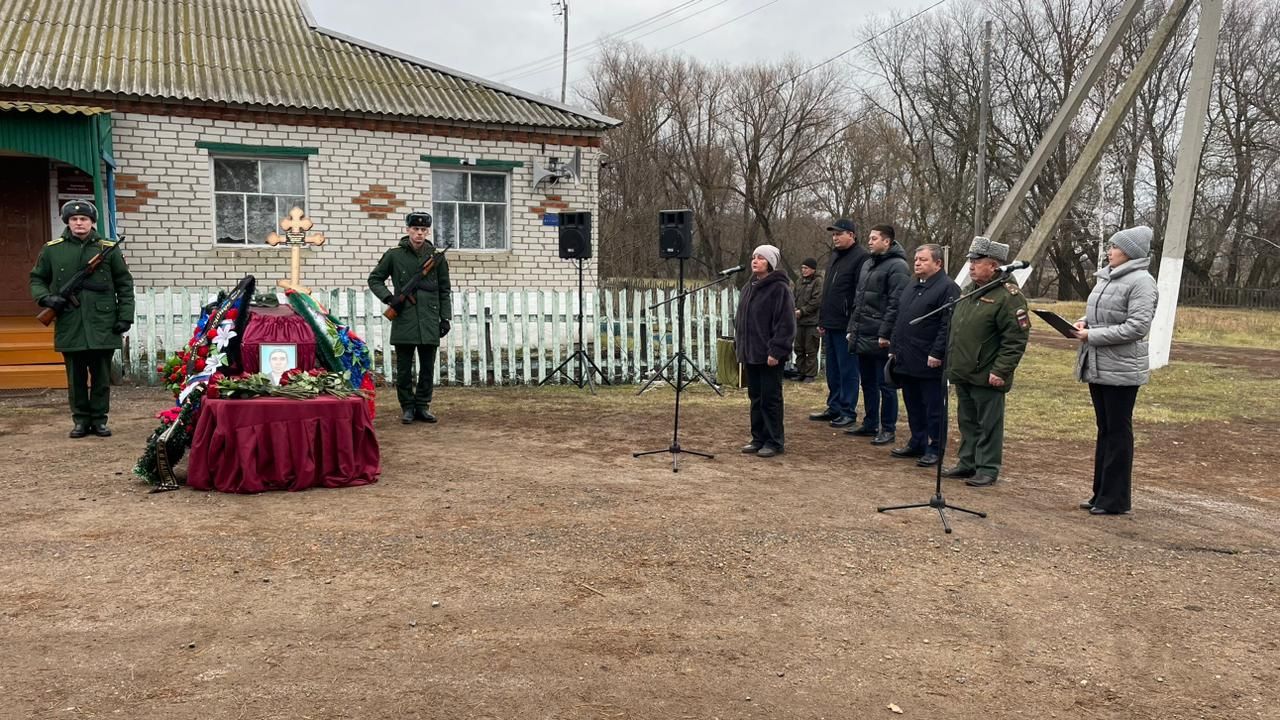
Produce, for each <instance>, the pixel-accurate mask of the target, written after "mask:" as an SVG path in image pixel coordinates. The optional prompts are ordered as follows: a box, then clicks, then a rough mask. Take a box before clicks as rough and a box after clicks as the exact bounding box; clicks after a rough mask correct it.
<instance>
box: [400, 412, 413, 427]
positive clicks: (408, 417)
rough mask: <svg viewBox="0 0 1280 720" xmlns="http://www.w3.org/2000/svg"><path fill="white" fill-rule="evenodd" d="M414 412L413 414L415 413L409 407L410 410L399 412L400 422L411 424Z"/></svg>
mask: <svg viewBox="0 0 1280 720" xmlns="http://www.w3.org/2000/svg"><path fill="white" fill-rule="evenodd" d="M414 414H415V413H414V412H413V410H412V409H410V410H405V411H404V412H403V413H401V415H400V422H402V423H404V424H405V425H412V424H413V417H414Z"/></svg>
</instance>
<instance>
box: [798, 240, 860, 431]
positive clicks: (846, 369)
mask: <svg viewBox="0 0 1280 720" xmlns="http://www.w3.org/2000/svg"><path fill="white" fill-rule="evenodd" d="M827 230H828V231H829V232H830V233H831V244H832V247H833V249H832V253H831V260H830V261H829V262H828V263H827V272H826V277H825V278H824V279H823V282H822V307H821V308H820V309H819V310H818V334H819V335H821V336H822V337H823V338H825V339H826V342H825V343H823V344H824V345H825V346H826V350H825V353H826V354H825V355H824V357H825V358H826V361H827V409H826V410H823V411H822V412H816V413H812V414H810V415H809V419H810V420H828V421H830V422H831V426H832V427H838V428H847V427H849V426H851V425H853V424H854V423H855V422H856V421H857V413H856V411H855V410H854V407H855V406H856V405H857V404H858V356H857V355H854V354H853V353H851V352H849V343H848V341H847V340H846V338H845V328H846V327H848V325H849V313H850V312H851V311H852V310H853V303H854V300H855V296H856V293H857V291H858V275H859V273H861V272H862V264H863V263H864V262H866V260H867V251H866V250H863V249H862V248H860V247H858V244H857V229H856V228H855V227H854V225H853V221H852V220H849V219H846V218H840V219H839V220H837V221H835V222H834V223H832V224H831V225H828V226H827Z"/></svg>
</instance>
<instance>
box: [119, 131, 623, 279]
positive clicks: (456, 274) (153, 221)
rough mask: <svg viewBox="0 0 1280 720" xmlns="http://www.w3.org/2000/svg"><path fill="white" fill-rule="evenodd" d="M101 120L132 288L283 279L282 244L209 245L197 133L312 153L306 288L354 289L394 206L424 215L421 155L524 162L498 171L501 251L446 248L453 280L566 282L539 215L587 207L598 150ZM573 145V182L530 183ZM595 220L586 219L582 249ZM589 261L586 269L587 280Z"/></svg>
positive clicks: (392, 240)
mask: <svg viewBox="0 0 1280 720" xmlns="http://www.w3.org/2000/svg"><path fill="white" fill-rule="evenodd" d="M113 126H114V127H113V135H112V140H113V142H114V147H115V158H116V162H117V163H118V166H119V169H118V172H119V178H120V182H119V183H118V188H119V196H120V198H119V204H118V211H119V220H120V229H121V232H122V233H124V234H126V235H128V237H129V250H128V253H127V255H126V257H127V258H128V261H129V266H130V268H131V270H132V271H133V275H134V278H135V280H136V282H137V284H138V286H139V288H143V289H145V288H147V287H172V286H185V287H191V288H216V287H227V286H229V285H232V284H234V283H235V282H236V281H237V280H239V279H240V278H241V277H243V276H244V275H245V274H247V273H252V274H253V275H255V276H257V278H258V283H259V286H260V287H263V288H265V287H267V286H269V285H274V284H275V281H276V280H279V279H281V278H285V277H287V275H288V268H289V252H288V251H287V250H283V249H275V248H270V247H268V246H265V245H263V246H253V247H235V248H229V247H227V246H218V245H216V244H215V243H214V240H213V237H214V209H213V168H212V161H211V159H210V152H209V151H208V150H205V149H202V148H198V147H196V143H197V142H202V141H203V142H213V143H234V144H241V145H255V146H281V147H310V148H317V149H318V150H319V152H318V153H317V154H314V155H311V156H309V157H308V158H307V195H308V197H307V202H308V204H309V206H308V214H309V215H310V217H311V219H312V220H313V221H314V222H315V230H316V231H318V232H322V233H324V235H325V237H326V238H328V244H326V245H325V246H324V247H322V248H318V249H307V250H305V251H304V261H303V282H304V284H306V285H308V286H311V287H326V288H338V287H351V288H364V287H366V284H365V281H366V278H367V276H368V273H369V271H370V270H371V269H372V268H373V266H374V265H375V264H376V263H377V261H378V258H379V257H381V256H382V253H383V252H384V251H385V250H386V249H387V248H390V247H394V245H395V244H396V242H397V241H398V240H399V238H400V237H401V235H402V234H403V232H404V214H405V213H406V212H409V211H412V210H419V209H422V210H428V211H429V210H431V169H432V168H431V164H430V163H428V162H425V161H423V160H422V159H421V156H423V155H429V156H437V157H458V158H480V159H485V160H502V161H520V162H523V163H524V164H523V166H521V167H517V168H514V169H512V170H511V171H510V180H509V186H510V198H511V203H510V227H509V237H510V243H509V248H508V249H507V250H462V249H453V250H450V260H449V266H450V274H451V277H452V280H453V283H454V284H455V285H456V286H458V287H465V288H468V289H479V290H509V289H522V288H528V289H546V290H570V289H576V288H577V268H576V264H575V263H573V262H572V261H570V260H561V259H560V258H559V245H558V236H557V230H556V228H555V227H551V226H544V225H543V224H542V213H543V212H544V211H545V212H558V211H564V210H574V211H582V210H586V211H590V212H592V213H593V216H594V215H595V214H597V213H596V209H597V207H596V206H597V199H598V195H597V191H598V187H599V186H598V173H599V149H598V148H597V147H590V146H587V147H583V146H582V142H581V140H582V138H574V137H569V136H567V137H565V142H566V145H563V146H556V145H543V144H541V143H538V142H531V141H529V140H530V139H533V140H537V139H538V138H532V136H529V135H528V134H523V133H518V132H512V133H508V134H507V135H506V136H505V137H506V138H508V139H502V140H497V139H487V140H479V139H474V138H466V137H448V136H439V135H422V134H412V133H401V132H391V131H388V130H384V129H374V130H361V129H348V128H335V127H310V126H299V125H280V124H271V123H268V122H246V121H232V120H222V119H212V118H198V117H195V118H193V117H175V116H165V115H155V114H145V113H119V114H117V115H116V117H115V118H114V122H113ZM575 146H576V147H577V148H580V149H581V151H582V173H581V176H580V178H579V180H578V181H577V182H576V183H558V184H555V185H547V184H546V183H542V184H540V185H539V186H538V187H537V188H536V189H535V188H533V187H531V185H532V179H533V167H532V166H533V161H534V160H536V159H539V158H542V159H545V158H547V157H550V156H556V157H560V158H572V157H573V153H574V150H575ZM441 169H454V170H457V169H466V168H459V167H457V166H450V167H448V168H441ZM479 169H483V170H488V168H479ZM598 225H599V223H598V222H593V223H592V231H593V238H592V242H593V245H594V244H595V242H596V237H595V228H596V227H598ZM594 255H596V253H593V259H591V260H589V261H587V263H586V266H585V268H584V274H585V282H586V284H587V285H590V286H594V285H595V278H596V262H595V259H594Z"/></svg>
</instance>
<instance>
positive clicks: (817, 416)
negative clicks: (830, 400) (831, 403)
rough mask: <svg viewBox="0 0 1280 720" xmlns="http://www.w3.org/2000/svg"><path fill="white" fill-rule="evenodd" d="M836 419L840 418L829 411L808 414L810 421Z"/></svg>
mask: <svg viewBox="0 0 1280 720" xmlns="http://www.w3.org/2000/svg"><path fill="white" fill-rule="evenodd" d="M838 417H840V416H839V415H837V414H835V413H833V412H831V411H830V410H823V411H822V412H816V413H809V419H810V420H835V419H836V418H838Z"/></svg>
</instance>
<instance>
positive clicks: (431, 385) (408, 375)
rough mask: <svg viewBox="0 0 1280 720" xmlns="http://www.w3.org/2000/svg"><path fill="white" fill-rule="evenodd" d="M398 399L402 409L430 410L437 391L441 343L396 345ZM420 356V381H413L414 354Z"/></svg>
mask: <svg viewBox="0 0 1280 720" xmlns="http://www.w3.org/2000/svg"><path fill="white" fill-rule="evenodd" d="M395 348H396V399H397V400H399V401H400V409H401V410H415V409H417V410H429V409H430V408H431V396H432V395H433V394H434V393H435V388H436V384H435V371H436V354H437V353H438V351H439V349H440V346H439V345H396V346H395ZM415 354H416V355H417V356H418V382H417V387H416V388H415V387H414V382H413V356H414V355H415Z"/></svg>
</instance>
